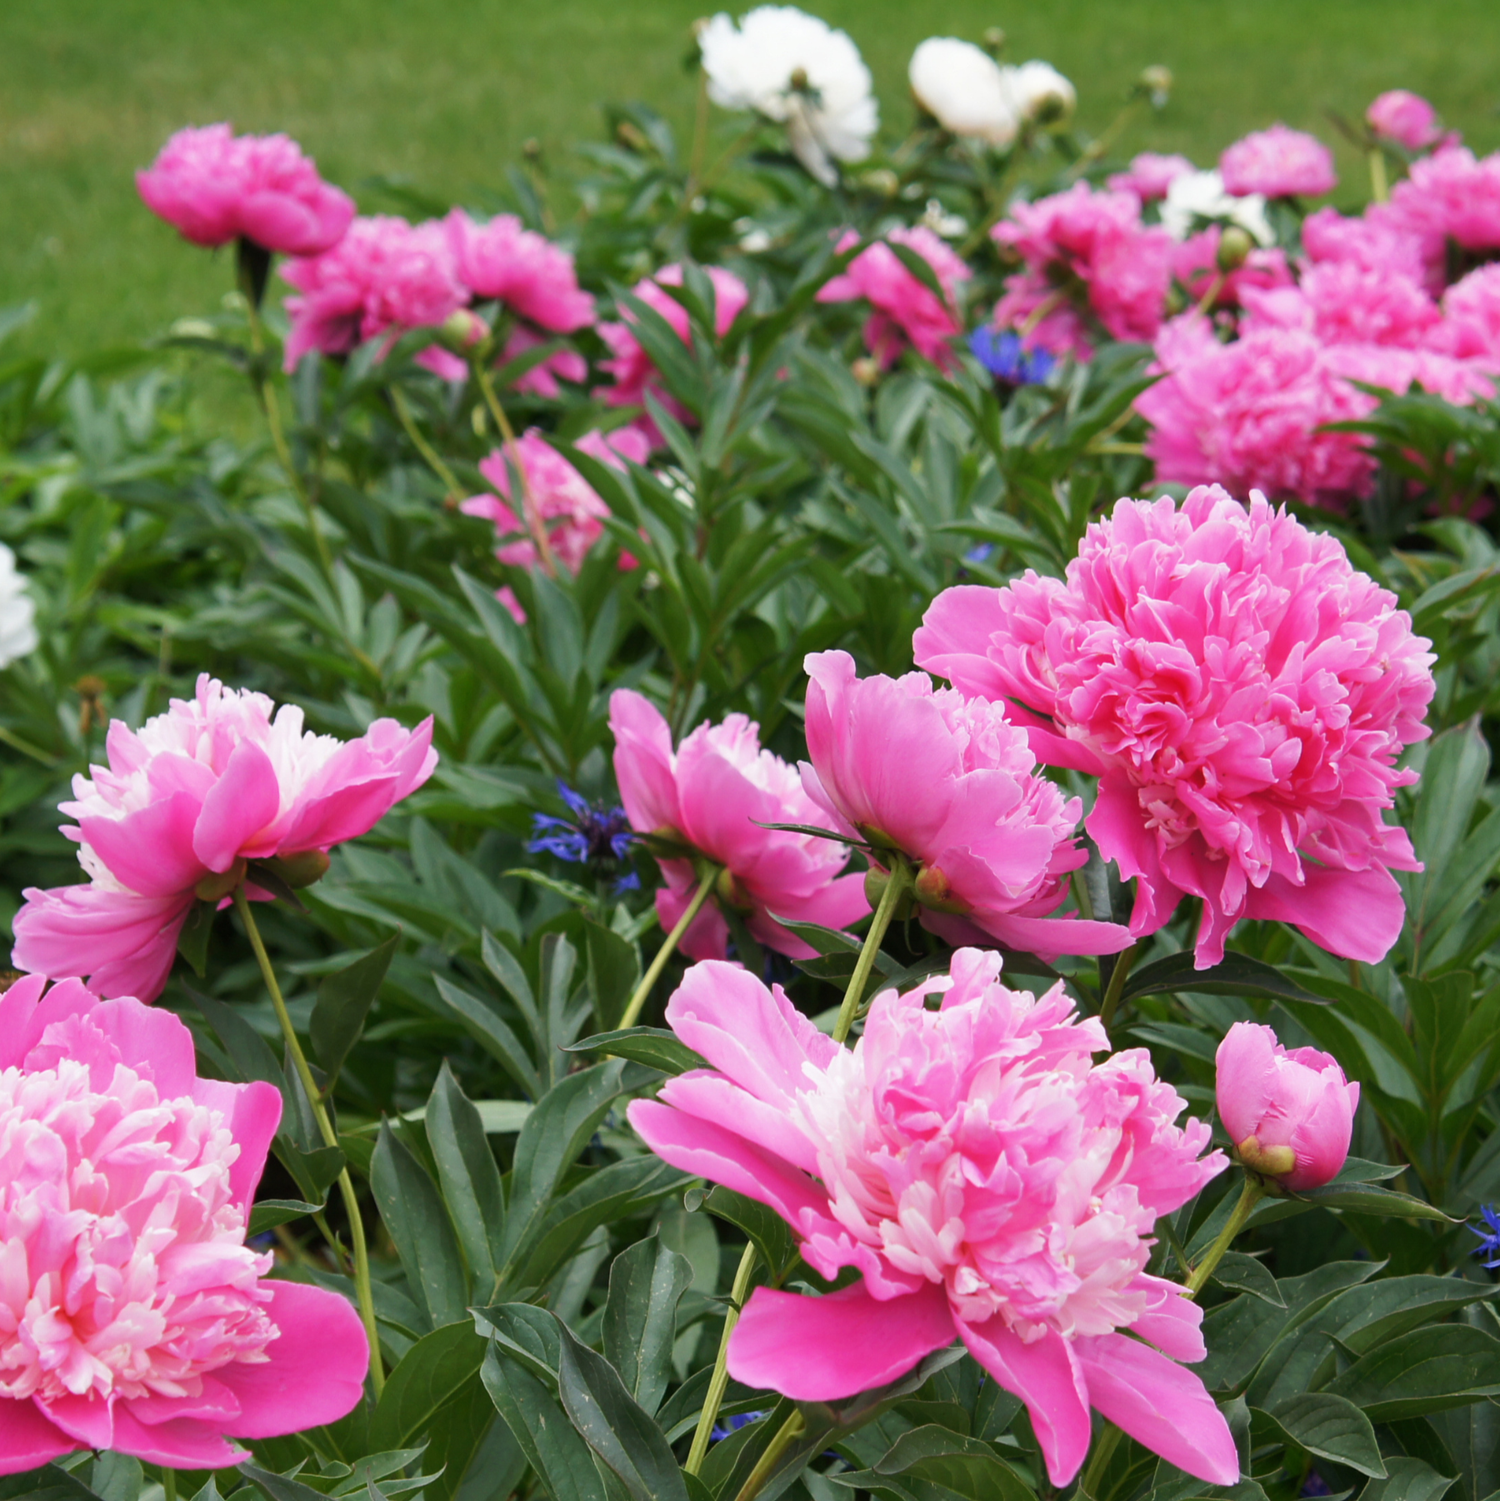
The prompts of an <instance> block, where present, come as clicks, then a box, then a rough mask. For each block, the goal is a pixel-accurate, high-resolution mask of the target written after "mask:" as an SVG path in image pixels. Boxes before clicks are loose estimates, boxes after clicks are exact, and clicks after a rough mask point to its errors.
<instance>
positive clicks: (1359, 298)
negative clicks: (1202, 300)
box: [1240, 261, 1442, 349]
mask: <svg viewBox="0 0 1500 1501" xmlns="http://www.w3.org/2000/svg"><path fill="white" fill-rule="evenodd" d="M1240 300H1241V302H1242V304H1243V306H1244V308H1245V313H1246V316H1245V318H1244V320H1243V321H1242V323H1241V325H1240V327H1241V330H1242V331H1243V332H1245V333H1253V332H1255V331H1256V330H1258V329H1262V328H1296V329H1302V330H1304V331H1306V332H1307V333H1311V334H1315V335H1316V336H1317V337H1318V338H1319V339H1320V340H1322V342H1323V343H1325V344H1390V345H1394V346H1396V347H1397V348H1402V349H1418V348H1421V347H1422V346H1423V345H1424V344H1427V343H1429V342H1430V341H1431V339H1432V337H1433V333H1434V331H1435V330H1436V328H1437V325H1438V324H1439V323H1440V322H1441V321H1442V313H1441V312H1440V311H1439V309H1438V305H1437V303H1435V302H1434V301H1433V300H1432V298H1431V297H1429V296H1428V295H1427V293H1426V292H1425V291H1424V290H1423V288H1422V286H1421V285H1420V283H1418V282H1417V281H1414V280H1413V279H1412V278H1411V277H1410V276H1407V275H1405V274H1404V273H1403V272H1401V271H1394V270H1391V269H1389V268H1388V267H1380V268H1376V267H1365V266H1360V265H1357V264H1355V263H1354V262H1353V261H1326V262H1323V263H1320V264H1315V265H1313V266H1311V267H1309V268H1308V269H1307V271H1305V272H1304V273H1303V276H1302V280H1301V282H1300V283H1299V284H1298V285H1297V286H1295V287H1291V286H1288V287H1283V288H1278V289H1274V290H1269V291H1262V290H1259V289H1256V288H1246V289H1245V291H1244V293H1243V295H1242V297H1241V299H1240Z"/></svg>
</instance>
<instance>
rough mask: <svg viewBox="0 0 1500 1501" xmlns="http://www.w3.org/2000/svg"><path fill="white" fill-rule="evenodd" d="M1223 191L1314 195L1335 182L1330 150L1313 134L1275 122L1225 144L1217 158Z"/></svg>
mask: <svg viewBox="0 0 1500 1501" xmlns="http://www.w3.org/2000/svg"><path fill="white" fill-rule="evenodd" d="M1219 171H1220V172H1221V173H1222V174H1223V177H1224V187H1225V189H1226V191H1228V192H1230V193H1234V194H1236V195H1237V196H1241V197H1243V196H1244V195H1245V194H1247V193H1263V194H1264V195H1265V196H1266V197H1267V198H1298V197H1300V198H1317V197H1320V196H1321V195H1322V194H1324V193H1331V192H1332V191H1333V190H1334V188H1335V187H1337V186H1338V180H1339V179H1338V174H1337V173H1336V172H1335V171H1334V170H1333V153H1332V152H1331V151H1330V150H1329V149H1328V148H1327V147H1326V146H1325V145H1324V144H1323V143H1322V141H1320V140H1319V139H1318V138H1317V137H1316V136H1310V135H1308V134H1307V133H1306V132H1305V131H1301V130H1292V129H1290V128H1289V127H1288V126H1285V125H1281V124H1276V125H1273V126H1272V127H1271V128H1270V129H1269V130H1257V131H1253V132H1252V133H1251V134H1250V135H1247V136H1245V137H1243V138H1242V139H1241V140H1238V141H1236V142H1235V143H1234V145H1232V146H1229V147H1226V148H1225V151H1224V154H1223V156H1221V157H1220V158H1219Z"/></svg>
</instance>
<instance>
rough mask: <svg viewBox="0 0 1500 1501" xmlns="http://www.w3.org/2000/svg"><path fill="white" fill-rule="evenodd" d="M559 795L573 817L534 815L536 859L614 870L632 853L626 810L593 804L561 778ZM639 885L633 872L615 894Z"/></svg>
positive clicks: (530, 843)
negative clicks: (550, 857) (545, 857)
mask: <svg viewBox="0 0 1500 1501" xmlns="http://www.w3.org/2000/svg"><path fill="white" fill-rule="evenodd" d="M557 791H558V795H559V796H560V797H561V798H562V800H563V801H564V802H565V803H566V804H567V805H568V808H569V810H570V811H571V812H572V814H573V817H572V818H571V819H567V818H555V817H553V815H552V814H550V813H533V814H532V815H531V838H530V839H529V840H528V841H527V843H526V848H527V849H528V850H530V851H531V853H532V854H533V855H556V856H557V858H558V859H559V860H567V861H569V862H570V863H571V864H574V865H596V866H614V865H617V864H618V863H619V862H620V861H621V860H623V859H624V858H625V857H626V856H627V855H628V854H629V853H630V842H631V840H633V839H634V838H635V835H634V834H633V833H632V832H631V828H630V822H629V820H628V819H627V818H626V817H625V810H624V809H623V808H609V807H606V806H605V805H604V804H603V803H591V802H589V800H588V799H587V798H586V797H584V796H583V795H582V794H581V793H578V792H574V790H573V789H572V788H571V787H569V786H568V785H567V783H566V782H564V781H563V780H562V779H561V778H560V777H559V778H558V782H557ZM639 885H640V877H638V876H637V875H636V874H635V873H634V872H633V871H632V872H630V873H629V874H627V875H624V876H622V877H621V878H620V880H619V882H618V883H617V885H616V890H619V891H633V890H635V889H636V888H637V887H638V886H639Z"/></svg>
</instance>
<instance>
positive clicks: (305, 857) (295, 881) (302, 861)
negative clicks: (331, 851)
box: [266, 850, 329, 891]
mask: <svg viewBox="0 0 1500 1501" xmlns="http://www.w3.org/2000/svg"><path fill="white" fill-rule="evenodd" d="M266 865H267V866H268V867H269V868H270V869H271V870H273V871H274V872H275V873H276V874H277V875H278V876H280V877H281V879H282V880H283V881H285V882H286V884H287V885H288V886H290V887H291V888H292V890H293V891H301V890H302V888H303V887H304V886H314V885H316V884H317V883H318V882H319V881H321V880H322V879H323V877H324V876H326V875H327V874H328V865H329V860H328V856H327V855H326V854H325V853H324V852H323V851H322V850H301V851H300V852H299V853H297V854H295V855H277V856H275V857H274V858H273V859H270V860H267V861H266Z"/></svg>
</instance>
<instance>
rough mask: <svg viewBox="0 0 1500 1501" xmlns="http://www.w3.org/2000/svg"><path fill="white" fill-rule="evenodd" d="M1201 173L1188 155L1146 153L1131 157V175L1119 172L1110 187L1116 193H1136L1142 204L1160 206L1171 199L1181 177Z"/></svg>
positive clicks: (1112, 178)
mask: <svg viewBox="0 0 1500 1501" xmlns="http://www.w3.org/2000/svg"><path fill="white" fill-rule="evenodd" d="M1197 170H1198V169H1197V168H1196V167H1195V166H1194V165H1193V164H1192V163H1191V162H1190V161H1189V160H1188V159H1187V158H1186V157H1185V156H1175V155H1173V156H1165V155H1163V154H1162V153H1161V152H1159V151H1142V152H1141V153H1140V155H1139V156H1136V157H1132V158H1131V162H1130V170H1129V171H1128V172H1116V173H1115V174H1114V176H1113V177H1111V178H1110V179H1109V188H1110V190H1111V192H1115V193H1134V194H1135V196H1136V197H1137V198H1139V199H1140V200H1141V202H1142V203H1157V202H1159V201H1160V200H1161V199H1163V198H1165V197H1166V196H1167V189H1168V188H1170V187H1171V186H1172V184H1173V183H1174V182H1176V181H1177V179H1178V178H1179V177H1186V176H1187V175H1188V173H1189V172H1196V171H1197Z"/></svg>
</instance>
